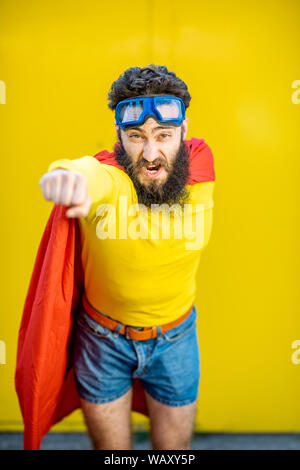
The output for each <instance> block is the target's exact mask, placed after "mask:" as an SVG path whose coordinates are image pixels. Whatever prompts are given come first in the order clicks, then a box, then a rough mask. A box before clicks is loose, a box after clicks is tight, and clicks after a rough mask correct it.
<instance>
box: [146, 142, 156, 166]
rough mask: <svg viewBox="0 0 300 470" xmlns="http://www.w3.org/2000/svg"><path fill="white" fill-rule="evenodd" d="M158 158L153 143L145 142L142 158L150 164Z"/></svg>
mask: <svg viewBox="0 0 300 470" xmlns="http://www.w3.org/2000/svg"><path fill="white" fill-rule="evenodd" d="M158 156H159V154H158V152H157V148H156V146H155V144H154V143H153V142H146V143H145V145H144V149H143V157H144V159H145V160H147V161H148V162H150V163H152V162H153V161H154V160H156V158H157V157H158Z"/></svg>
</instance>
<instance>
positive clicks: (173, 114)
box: [155, 98, 181, 119]
mask: <svg viewBox="0 0 300 470" xmlns="http://www.w3.org/2000/svg"><path fill="white" fill-rule="evenodd" d="M155 104H156V109H157V111H159V113H160V114H161V117H162V118H163V119H178V118H179V116H180V111H181V110H180V102H179V101H176V100H173V99H169V98H159V99H156V100H155Z"/></svg>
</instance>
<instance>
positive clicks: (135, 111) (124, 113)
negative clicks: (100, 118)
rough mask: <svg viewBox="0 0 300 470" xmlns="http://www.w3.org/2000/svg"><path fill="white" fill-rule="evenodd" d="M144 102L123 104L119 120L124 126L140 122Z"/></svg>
mask: <svg viewBox="0 0 300 470" xmlns="http://www.w3.org/2000/svg"><path fill="white" fill-rule="evenodd" d="M143 109H144V107H143V102H142V101H132V102H129V103H122V104H121V106H120V108H119V119H120V121H121V123H122V124H125V123H126V122H131V121H134V122H135V121H138V120H139V118H140V117H141V115H142V112H143Z"/></svg>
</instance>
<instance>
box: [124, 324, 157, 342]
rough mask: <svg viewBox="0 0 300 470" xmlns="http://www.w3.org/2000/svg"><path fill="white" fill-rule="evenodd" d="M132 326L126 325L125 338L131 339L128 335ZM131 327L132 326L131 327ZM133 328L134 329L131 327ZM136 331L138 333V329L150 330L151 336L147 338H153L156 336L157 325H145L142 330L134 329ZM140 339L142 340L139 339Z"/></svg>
mask: <svg viewBox="0 0 300 470" xmlns="http://www.w3.org/2000/svg"><path fill="white" fill-rule="evenodd" d="M130 328H132V327H131V326H126V327H125V337H126V339H132V338H131V337H130V333H129V329H130ZM132 329H133V328H132ZM133 330H134V329H133ZM134 331H135V332H136V333H139V332H140V331H143V332H144V331H151V337H150V338H149V339H153V338H156V337H157V326H151V327H146V328H145V329H143V330H134ZM139 341H142V340H139Z"/></svg>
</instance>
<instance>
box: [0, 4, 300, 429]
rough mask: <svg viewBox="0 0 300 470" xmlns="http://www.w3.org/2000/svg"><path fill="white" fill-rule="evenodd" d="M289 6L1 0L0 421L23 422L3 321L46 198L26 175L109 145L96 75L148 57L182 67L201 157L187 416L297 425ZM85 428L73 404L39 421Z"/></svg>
mask: <svg viewBox="0 0 300 470" xmlns="http://www.w3.org/2000/svg"><path fill="white" fill-rule="evenodd" d="M299 14H300V4H299V1H298V0H286V1H284V2H283V1H282V0H272V1H271V0H264V1H263V2H261V1H258V0H254V1H253V0H251V1H250V0H247V1H243V2H240V1H238V0H236V1H234V0H229V1H226V2H224V0H218V1H214V0H213V1H209V2H203V1H198V0H197V1H196V0H195V1H189V0H187V1H184V2H182V1H180V0H172V2H161V1H159V0H152V1H146V0H144V1H143V0H132V1H131V2H123V1H120V0H117V1H114V2H104V1H99V0H98V1H96V0H94V1H91V0H85V1H82V2H80V1H78V0H70V1H67V0H51V1H50V0H48V1H37V0H34V1H33V0H26V1H23V0H2V1H1V3H0V36H1V38H0V80H3V81H4V82H5V84H6V104H0V136H1V137H0V152H1V231H0V237H1V239H0V250H1V253H0V256H1V279H0V286H1V288H0V295H1V305H0V307H1V317H0V340H1V341H4V343H5V346H6V364H0V387H1V389H0V429H1V430H21V429H22V420H21V414H20V411H19V406H18V401H17V396H16V393H15V389H14V373H15V362H16V348H17V333H18V329H19V325H20V321H21V315H22V308H23V304H24V300H25V296H26V292H27V288H28V285H29V280H30V276H31V272H32V269H33V263H34V259H35V255H36V252H37V248H38V244H39V241H40V238H41V236H42V233H43V230H44V227H45V224H46V221H47V219H48V216H49V214H50V211H51V208H52V203H50V202H46V201H45V200H44V199H43V197H42V194H41V190H40V187H39V184H38V182H39V179H40V177H41V176H42V174H43V173H44V172H45V171H46V170H47V167H48V165H49V163H50V162H51V161H53V160H56V159H59V158H78V157H80V156H83V155H94V154H95V153H97V152H98V151H100V150H103V149H105V148H106V149H108V150H112V148H113V143H114V141H115V130H114V125H113V123H114V116H113V113H112V112H111V111H110V110H109V109H108V107H107V93H108V90H109V87H110V85H111V83H112V82H113V81H114V80H115V79H117V78H118V76H119V75H120V74H121V73H122V72H123V71H124V70H125V69H126V68H128V67H131V66H146V65H148V64H149V63H156V64H164V65H167V67H168V68H169V70H171V71H175V72H176V74H177V75H178V76H179V77H181V78H182V79H183V80H184V81H186V83H187V84H188V87H189V90H190V93H191V95H192V101H191V106H190V108H189V109H188V111H187V116H188V117H189V119H190V122H189V131H188V138H191V137H199V138H204V139H205V141H206V142H207V143H208V145H209V146H210V147H211V149H212V151H213V154H214V158H215V171H216V187H215V194H214V197H215V208H214V225H213V231H212V235H211V241H210V243H209V245H208V247H207V248H206V249H205V251H204V253H203V255H202V260H201V263H200V267H199V273H198V278H197V281H198V295H197V301H196V307H197V310H198V327H199V343H200V351H201V373H202V378H201V381H200V394H199V400H198V413H197V419H196V426H195V430H197V431H233V432H238V431H294V430H300V400H299V391H300V364H294V363H293V362H292V353H293V352H294V350H293V349H292V342H293V341H295V340H297V339H299V337H300V316H299V300H300V299H299V297H300V289H299V267H300V266H299V261H300V256H299V255H300V250H299V243H298V240H299V228H300V221H299V199H300V198H299V192H298V183H299V176H300V171H299V170H300V160H299V150H300V139H299V124H300V103H298V102H299V101H300V88H298V89H293V88H292V84H293V82H294V81H295V80H297V79H298V80H299V79H300V70H299V66H300V59H299V44H300V29H299ZM299 86H300V83H298V87H299ZM293 94H294V99H292V96H293ZM293 101H294V102H293ZM297 103H298V104H297ZM133 418H134V423H135V425H136V428H139V427H141V428H142V427H143V426H146V427H147V426H148V424H149V423H148V419H147V418H145V417H142V416H141V415H138V414H137V413H134V416H133ZM83 429H85V428H84V425H83V420H82V416H81V411H80V410H77V411H76V412H74V413H73V414H72V415H70V416H69V417H68V418H66V419H65V420H64V421H62V422H61V423H60V424H58V425H56V426H55V427H54V428H53V430H83Z"/></svg>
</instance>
